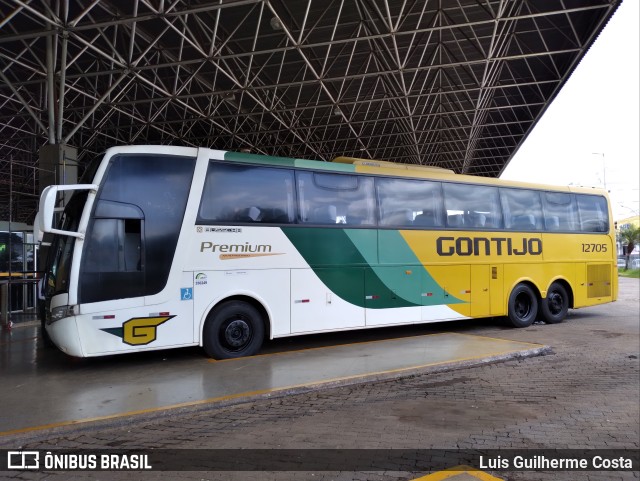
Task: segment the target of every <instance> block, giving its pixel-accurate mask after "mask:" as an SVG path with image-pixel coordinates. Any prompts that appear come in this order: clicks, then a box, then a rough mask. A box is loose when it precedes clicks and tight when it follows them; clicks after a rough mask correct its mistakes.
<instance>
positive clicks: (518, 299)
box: [508, 284, 538, 327]
mask: <svg viewBox="0 0 640 481" xmlns="http://www.w3.org/2000/svg"><path fill="white" fill-rule="evenodd" d="M537 314H538V297H537V296H536V293H535V292H534V291H533V289H532V288H531V287H529V286H528V285H526V284H518V285H517V286H516V287H515V288H514V289H513V291H511V295H510V296H509V311H508V317H509V321H510V322H511V325H512V326H513V327H529V326H530V325H531V324H533V321H535V319H536V315H537Z"/></svg>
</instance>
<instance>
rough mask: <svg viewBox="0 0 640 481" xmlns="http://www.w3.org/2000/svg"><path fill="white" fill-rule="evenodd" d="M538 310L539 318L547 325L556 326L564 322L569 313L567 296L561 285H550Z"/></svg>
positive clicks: (556, 283) (555, 283)
mask: <svg viewBox="0 0 640 481" xmlns="http://www.w3.org/2000/svg"><path fill="white" fill-rule="evenodd" d="M539 310H540V318H541V319H542V320H543V321H544V322H546V323H547V324H558V323H560V322H562V321H563V320H564V318H565V317H566V316H567V312H568V311H569V295H568V294H567V290H566V289H565V288H564V286H563V285H562V284H560V283H558V282H554V283H553V284H551V286H550V287H549V290H548V291H547V297H545V298H544V299H542V301H541V302H540V309H539Z"/></svg>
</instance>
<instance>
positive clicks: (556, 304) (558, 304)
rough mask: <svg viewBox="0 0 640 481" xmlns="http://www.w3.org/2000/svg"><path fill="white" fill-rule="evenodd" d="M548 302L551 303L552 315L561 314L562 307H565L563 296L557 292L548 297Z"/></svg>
mask: <svg viewBox="0 0 640 481" xmlns="http://www.w3.org/2000/svg"><path fill="white" fill-rule="evenodd" d="M547 302H548V303H549V311H550V312H551V313H552V314H554V315H555V314H559V313H560V312H561V311H562V305H563V300H562V296H561V295H560V294H558V293H557V292H552V293H551V294H550V295H549V296H548V301H547Z"/></svg>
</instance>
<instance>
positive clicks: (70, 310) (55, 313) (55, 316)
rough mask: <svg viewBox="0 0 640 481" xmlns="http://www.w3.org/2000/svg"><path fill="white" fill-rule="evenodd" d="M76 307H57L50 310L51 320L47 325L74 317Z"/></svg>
mask: <svg viewBox="0 0 640 481" xmlns="http://www.w3.org/2000/svg"><path fill="white" fill-rule="evenodd" d="M75 307H76V306H58V307H54V308H53V309H51V320H50V321H49V323H50V324H51V323H53V322H56V321H59V320H60V319H64V318H65V317H71V316H74V315H75Z"/></svg>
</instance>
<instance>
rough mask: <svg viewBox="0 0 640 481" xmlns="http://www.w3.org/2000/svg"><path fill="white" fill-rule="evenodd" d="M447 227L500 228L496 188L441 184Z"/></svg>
mask: <svg viewBox="0 0 640 481" xmlns="http://www.w3.org/2000/svg"><path fill="white" fill-rule="evenodd" d="M442 186H443V190H444V205H445V209H446V213H447V226H448V227H453V228H463V227H464V228H467V229H497V228H501V227H502V210H501V209H500V198H499V195H498V189H497V187H492V186H488V185H472V184H450V183H443V184H442Z"/></svg>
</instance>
